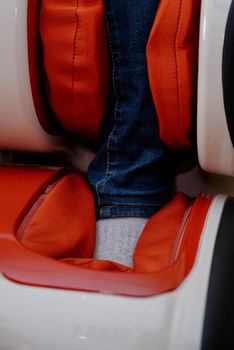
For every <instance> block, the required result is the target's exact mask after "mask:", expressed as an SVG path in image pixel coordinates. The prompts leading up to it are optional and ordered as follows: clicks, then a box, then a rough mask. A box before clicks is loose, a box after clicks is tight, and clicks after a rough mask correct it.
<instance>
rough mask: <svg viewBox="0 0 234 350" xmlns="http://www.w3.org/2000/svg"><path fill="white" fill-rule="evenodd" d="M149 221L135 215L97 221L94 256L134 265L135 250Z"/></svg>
mask: <svg viewBox="0 0 234 350" xmlns="http://www.w3.org/2000/svg"><path fill="white" fill-rule="evenodd" d="M147 221H148V219H145V218H135V217H124V218H113V219H112V218H111V219H102V220H99V221H97V230H96V247H95V252H94V258H96V259H101V260H111V261H114V262H117V263H119V264H122V265H125V266H129V267H132V266H133V261H132V257H133V254H134V250H135V247H136V244H137V241H138V239H139V237H140V235H141V233H142V231H143V229H144V227H145V224H146V223H147Z"/></svg>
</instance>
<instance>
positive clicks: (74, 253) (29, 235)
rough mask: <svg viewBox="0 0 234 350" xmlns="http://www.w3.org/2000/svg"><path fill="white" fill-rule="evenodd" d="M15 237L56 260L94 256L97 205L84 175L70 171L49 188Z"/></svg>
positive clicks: (25, 218) (24, 220) (28, 246)
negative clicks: (70, 172)
mask: <svg viewBox="0 0 234 350" xmlns="http://www.w3.org/2000/svg"><path fill="white" fill-rule="evenodd" d="M16 236H17V238H18V240H19V241H20V243H21V244H22V245H23V246H24V247H25V248H27V249H29V250H32V251H34V252H37V253H40V254H42V255H46V256H49V257H52V258H55V259H62V258H68V257H74V258H75V257H78V258H91V257H92V256H93V251H94V247H95V239H96V217H95V205H94V199H93V196H92V193H91V191H90V189H89V187H88V184H87V183H86V181H85V179H84V178H83V176H81V175H79V176H78V175H76V174H70V175H67V176H65V177H64V178H62V179H61V180H59V182H58V183H57V184H54V185H52V186H49V187H47V189H46V190H45V192H44V193H43V194H41V196H40V197H39V198H38V199H37V201H36V202H35V203H34V205H33V206H32V208H31V210H29V211H28V212H27V213H26V214H25V217H24V219H23V221H22V223H21V225H20V226H19V228H18V231H17V233H16Z"/></svg>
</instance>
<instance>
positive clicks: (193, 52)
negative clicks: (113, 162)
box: [147, 0, 201, 150]
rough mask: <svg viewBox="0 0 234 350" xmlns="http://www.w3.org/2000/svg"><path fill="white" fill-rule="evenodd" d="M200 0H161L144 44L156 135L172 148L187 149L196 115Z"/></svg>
mask: <svg viewBox="0 0 234 350" xmlns="http://www.w3.org/2000/svg"><path fill="white" fill-rule="evenodd" d="M200 3H201V0H173V1H171V0H161V1H160V5H159V9H158V12H157V16H156V19H155V22H154V25H153V28H152V30H151V34H150V37H149V41H148V45H147V60H148V72H149V80H150V86H151V91H152V95H153V99H154V103H155V107H156V110H157V113H158V119H159V127H160V136H161V139H162V140H163V141H164V143H165V144H166V145H167V146H168V147H169V148H170V149H172V150H178V149H182V148H188V147H190V145H191V142H190V135H189V132H190V127H191V120H192V118H193V117H196V91H197V69H198V37H199V18H200Z"/></svg>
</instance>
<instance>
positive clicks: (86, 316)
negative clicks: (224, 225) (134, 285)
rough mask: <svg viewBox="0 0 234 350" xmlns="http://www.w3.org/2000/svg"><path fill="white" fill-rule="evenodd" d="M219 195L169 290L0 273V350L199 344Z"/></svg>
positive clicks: (188, 349) (127, 349) (170, 348)
mask: <svg viewBox="0 0 234 350" xmlns="http://www.w3.org/2000/svg"><path fill="white" fill-rule="evenodd" d="M225 200H226V197H225V196H217V197H216V199H215V200H214V202H213V204H212V206H211V208H210V211H209V215H208V218H207V221H206V224H205V227H204V231H203V236H202V240H201V243H200V246H199V252H198V257H197V261H196V263H195V266H194V269H193V271H192V272H191V274H190V275H189V277H188V278H187V279H186V280H185V282H184V283H183V284H182V285H181V286H180V288H178V289H177V290H176V291H174V292H171V293H167V294H164V295H160V296H155V297H150V298H130V297H129V298H127V297H118V296H111V295H99V294H95V293H81V292H70V291H60V290H52V289H43V288H34V287H28V286H23V285H17V284H14V283H11V282H10V281H8V280H6V279H5V278H4V277H3V276H1V275H0V310H1V312H0V350H6V349H14V350H22V349H24V350H29V349H33V350H45V349H49V350H64V349H66V350H74V349H79V350H94V349H95V350H110V349H111V350H120V349H121V350H142V349H144V350H175V349H180V350H199V349H200V343H201V336H202V329H203V319H204V312H205V306H206V295H207V288H208V281H209V275H210V266H211V261H212V254H213V249H214V244H215V239H216V235H217V230H218V226H219V222H220V218H221V215H222V211H223V206H224V202H225Z"/></svg>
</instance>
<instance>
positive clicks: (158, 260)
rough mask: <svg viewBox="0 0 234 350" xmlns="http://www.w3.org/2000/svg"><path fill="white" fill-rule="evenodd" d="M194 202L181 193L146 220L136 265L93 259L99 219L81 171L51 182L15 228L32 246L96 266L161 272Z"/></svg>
mask: <svg viewBox="0 0 234 350" xmlns="http://www.w3.org/2000/svg"><path fill="white" fill-rule="evenodd" d="M189 208H190V205H189V200H188V198H187V197H186V196H185V195H183V194H177V195H176V196H175V198H174V199H173V200H172V201H171V202H169V203H168V205H166V206H165V207H164V208H163V209H161V210H160V211H159V212H158V213H156V214H155V215H154V216H153V217H152V218H151V219H150V220H149V222H148V224H147V225H146V227H145V229H144V231H143V233H142V235H141V238H140V240H139V242H138V244H137V247H136V250H135V254H134V269H133V270H132V269H129V268H127V267H125V266H122V265H120V264H117V263H114V262H108V261H99V260H95V259H92V256H93V252H94V247H95V236H96V219H95V205H94V199H93V194H92V191H91V189H90V187H89V185H88V183H87V182H86V180H85V178H84V177H83V176H82V175H80V174H70V175H66V176H65V177H63V178H62V179H60V180H59V181H58V182H57V183H55V184H54V185H52V187H51V186H48V187H47V189H46V190H45V192H44V193H42V194H41V195H40V196H39V197H38V199H37V201H36V202H35V203H34V205H32V207H31V209H30V210H29V211H28V212H27V213H25V214H24V218H23V219H22V222H21V225H19V228H18V231H17V233H16V236H17V239H18V240H19V241H20V243H21V244H22V245H23V246H24V247H25V248H27V249H29V250H32V251H34V252H37V253H39V254H42V255H45V256H49V257H52V258H55V259H63V261H64V262H66V263H69V264H72V265H78V266H80V267H84V268H91V269H94V270H107V271H121V272H131V271H132V272H133V271H135V272H156V271H158V270H160V269H162V268H165V267H167V266H168V265H170V263H171V259H173V257H174V254H176V252H175V251H176V248H177V241H178V240H179V237H180V236H181V234H182V230H183V225H184V224H185V222H186V219H187V216H188V215H187V212H188V209H189Z"/></svg>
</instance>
